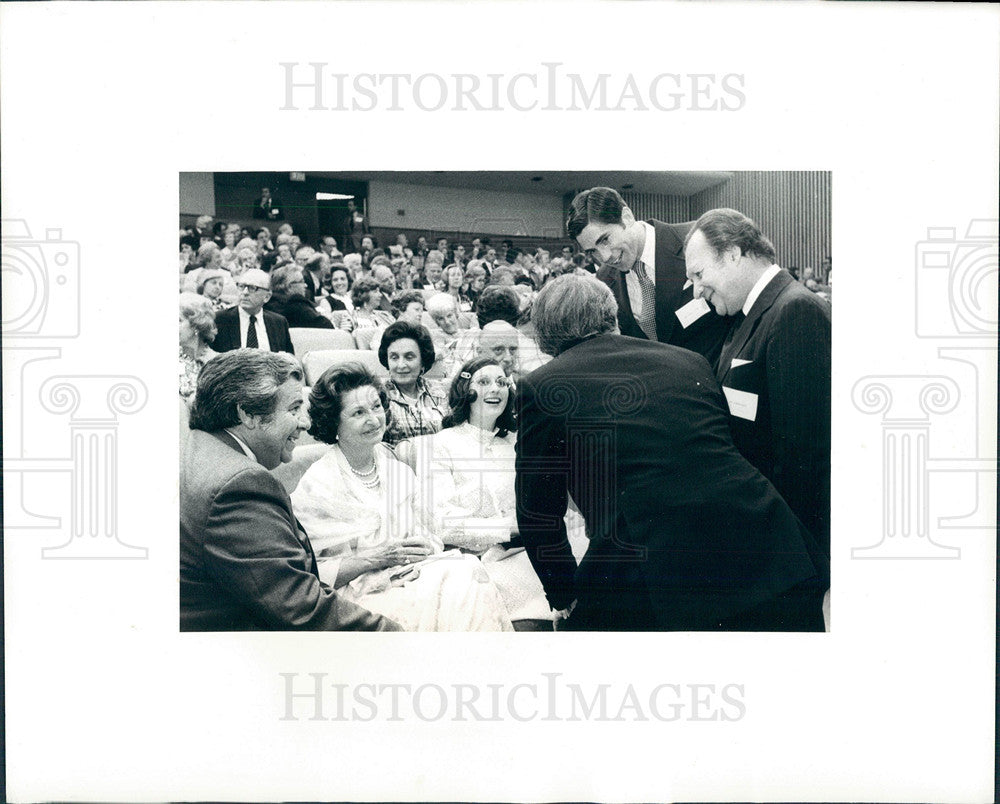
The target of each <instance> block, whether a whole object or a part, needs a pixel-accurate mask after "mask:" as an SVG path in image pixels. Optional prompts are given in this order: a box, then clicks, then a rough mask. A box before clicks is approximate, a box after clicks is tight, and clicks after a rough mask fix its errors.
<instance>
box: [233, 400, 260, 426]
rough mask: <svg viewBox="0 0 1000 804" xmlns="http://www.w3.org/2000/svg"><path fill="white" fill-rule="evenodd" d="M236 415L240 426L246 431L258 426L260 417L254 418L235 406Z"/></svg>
mask: <svg viewBox="0 0 1000 804" xmlns="http://www.w3.org/2000/svg"><path fill="white" fill-rule="evenodd" d="M236 415H237V416H239V417H240V424H242V425H243V426H244V427H246V428H247V430H255V429H257V425H259V424H260V419H261V417H260V416H255V415H253V414H252V413H247V412H246V411H245V410H243V406H242V405H237V406H236Z"/></svg>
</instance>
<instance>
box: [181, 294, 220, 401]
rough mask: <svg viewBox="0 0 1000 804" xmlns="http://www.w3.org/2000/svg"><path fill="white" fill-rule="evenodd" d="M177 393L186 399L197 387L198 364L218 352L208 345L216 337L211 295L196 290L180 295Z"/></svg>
mask: <svg viewBox="0 0 1000 804" xmlns="http://www.w3.org/2000/svg"><path fill="white" fill-rule="evenodd" d="M178 321H179V325H180V393H181V397H182V398H183V399H185V400H187V401H188V402H190V401H191V399H192V398H193V397H194V392H195V389H196V388H197V387H198V374H199V373H200V372H201V367H202V366H204V365H205V364H206V363H207V362H208V361H209V360H211V359H212V358H213V357H215V356H216V354H218V352H215V351H214V350H213V349H211V348H210V347H209V344H210V343H211V342H212V341H213V340H215V335H216V332H217V330H216V328H215V309H214V308H213V306H212V301H211V299H209V298H207V297H205V296H202V295H200V294H198V293H182V294H181V295H180V314H179V319H178Z"/></svg>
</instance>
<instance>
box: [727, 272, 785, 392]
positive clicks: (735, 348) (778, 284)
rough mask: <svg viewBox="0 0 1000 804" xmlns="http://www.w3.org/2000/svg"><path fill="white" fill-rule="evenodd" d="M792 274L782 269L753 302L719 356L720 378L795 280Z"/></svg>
mask: <svg viewBox="0 0 1000 804" xmlns="http://www.w3.org/2000/svg"><path fill="white" fill-rule="evenodd" d="M793 281H795V280H793V279H792V275H791V274H790V273H788V271H785V270H782V271H781V272H780V273H779V274H777V275H776V276H775V277H774V278H773V279H772V280H771V281H770V282H768V283H767V287H765V288H764V290H762V291H761V294H760V295H759V296H758V297H757V301H755V302H754V303H753V307H751V308H750V314H749V315H748V316H747V317H746V318H744V319H743V322H742V323H741V324H740V326H739V328H738V329H737V330H736V334H735V335H733V340H732V342H730V343H729V345H728V346H727V347H726V348H724V349H723V350H722V355H721V356H720V357H719V380H720V381H721V380H722V379H723V378H724V377H725V376H726V375H727V374H728V373H729V370H730V369H731V368H732V362H733V357H735V356H736V355H738V354H739V353H740V352H741V351H742V349H743V347H744V346H746V343H747V341H748V340H750V336H751V335H752V334H753V332H754V330H755V329H757V323H758V322H759V321H760V317H761V316H762V315H764V313H765V312H767V310H768V309H770V307H771V305H772V304H774V302H775V300H776V299H777V298H778V296H780V295H781V294H782V293H783V292H784V290H785V288H786V287H788V283H789V282H793Z"/></svg>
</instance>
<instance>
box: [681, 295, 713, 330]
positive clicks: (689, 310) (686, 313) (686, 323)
mask: <svg viewBox="0 0 1000 804" xmlns="http://www.w3.org/2000/svg"><path fill="white" fill-rule="evenodd" d="M710 309H711V308H709V306H708V302H707V301H705V300H704V299H691V301H689V302H688V303H687V304H685V305H684V306H683V307H681V309H680V310H678V311H677V312H676V313H675V315H676V316H677V320H678V321H680V322H681V326H682V327H684V329H687V328H688V327H690V326H691V325H692V324H693V323H694V322H695V321H697V320H698V319H699V318H701V317H702V316H703V315H705V313H707V312H709V311H710Z"/></svg>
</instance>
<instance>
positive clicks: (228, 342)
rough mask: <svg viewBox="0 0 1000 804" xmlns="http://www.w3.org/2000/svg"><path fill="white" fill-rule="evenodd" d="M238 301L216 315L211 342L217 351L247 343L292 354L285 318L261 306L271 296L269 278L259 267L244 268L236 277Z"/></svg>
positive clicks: (293, 351)
mask: <svg viewBox="0 0 1000 804" xmlns="http://www.w3.org/2000/svg"><path fill="white" fill-rule="evenodd" d="M236 288H237V290H239V292H240V301H239V304H237V305H236V306H235V307H231V308H230V309H228V310H223V311H222V312H221V313H219V314H218V315H217V316H216V317H215V326H216V328H217V329H218V330H219V332H218V334H217V335H216V336H215V340H214V341H213V342H212V348H213V349H215V351H217V352H228V351H230V350H232V349H240V348H241V347H248V348H251V349H264V350H270V351H272V352H288V353H289V354H294V353H295V350H294V349H292V338H291V335H289V333H288V321H287V320H285V318H284V317H283V316H280V315H278V314H277V313H271V312H268V311H267V310H265V309H264V305H265V304H266V303H267V302H268V300H269V299H270V298H271V278H270V277H269V276H268V275H267V274H266V273H264V272H263V271H261V270H260V269H259V268H251V269H250V270H248V271H244V272H243V273H242V274H241V275H240V277H239V278H238V279H237V281H236Z"/></svg>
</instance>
